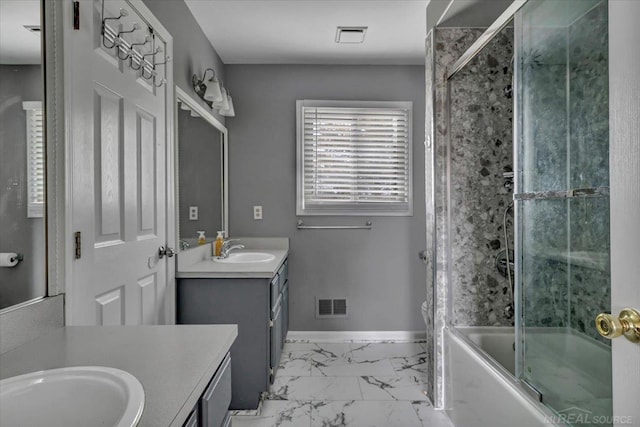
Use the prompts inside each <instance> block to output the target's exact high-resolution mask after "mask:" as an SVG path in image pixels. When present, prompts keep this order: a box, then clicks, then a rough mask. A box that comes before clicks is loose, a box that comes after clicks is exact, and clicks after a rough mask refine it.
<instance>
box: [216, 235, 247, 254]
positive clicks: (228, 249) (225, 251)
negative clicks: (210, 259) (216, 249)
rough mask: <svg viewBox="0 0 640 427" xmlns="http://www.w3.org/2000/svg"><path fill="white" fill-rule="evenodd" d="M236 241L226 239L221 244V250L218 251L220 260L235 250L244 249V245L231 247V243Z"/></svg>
mask: <svg viewBox="0 0 640 427" xmlns="http://www.w3.org/2000/svg"><path fill="white" fill-rule="evenodd" d="M237 241H238V239H227V240H225V241H224V243H223V244H222V248H221V249H220V258H227V257H228V256H229V253H230V252H231V251H234V250H236V249H244V245H233V243H235V242H237Z"/></svg>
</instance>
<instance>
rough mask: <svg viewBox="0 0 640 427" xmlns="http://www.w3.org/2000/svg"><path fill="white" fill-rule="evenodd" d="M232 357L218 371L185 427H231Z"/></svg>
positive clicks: (225, 359) (224, 361)
mask: <svg viewBox="0 0 640 427" xmlns="http://www.w3.org/2000/svg"><path fill="white" fill-rule="evenodd" d="M231 372H232V371H231V355H230V354H229V353H227V355H226V357H225V358H224V360H223V361H222V363H221V364H220V366H219V367H218V369H217V370H216V373H215V374H214V375H213V378H212V379H211V381H210V382H209V385H207V388H206V389H205V390H204V392H203V393H202V396H200V399H199V401H198V404H197V405H196V406H195V407H194V408H193V411H192V412H191V414H189V417H188V418H187V421H185V423H184V424H183V427H228V426H230V425H231V415H230V414H229V405H230V404H231Z"/></svg>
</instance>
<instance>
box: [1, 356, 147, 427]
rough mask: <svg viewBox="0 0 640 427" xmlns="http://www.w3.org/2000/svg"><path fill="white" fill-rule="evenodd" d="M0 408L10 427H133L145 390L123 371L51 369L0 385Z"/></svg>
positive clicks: (79, 368) (139, 413)
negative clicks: (98, 426)
mask: <svg viewBox="0 0 640 427" xmlns="http://www.w3.org/2000/svg"><path fill="white" fill-rule="evenodd" d="M0 408H2V410H0V425H2V426H6V427H10V426H48V427H57V426H60V427H62V426H65V427H71V426H79V427H80V426H97V425H100V426H109V427H111V426H114V427H116V426H117V427H125V426H126V427H131V426H135V425H136V424H137V423H138V421H139V420H140V416H141V415H142V409H143V408H144V390H143V388H142V384H140V381H138V379H137V378H136V377H134V376H133V375H131V374H129V373H128V372H125V371H121V370H120V369H115V368H109V367H104V366H81V367H70V368H60V369H50V370H47V371H39V372H31V373H29V374H25V375H19V376H17V377H12V378H7V379H5V380H2V381H0Z"/></svg>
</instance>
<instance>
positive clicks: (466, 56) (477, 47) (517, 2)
mask: <svg viewBox="0 0 640 427" xmlns="http://www.w3.org/2000/svg"><path fill="white" fill-rule="evenodd" d="M527 1H528V0H514V1H513V3H511V5H509V7H507V9H505V11H504V12H503V13H502V14H501V15H500V16H499V17H498V18H497V19H496V20H495V21H494V22H493V23H492V24H491V25H490V26H489V27H488V28H487V29H486V30H485V31H484V32H483V33H482V34H481V35H480V37H478V39H477V40H476V41H475V42H474V43H473V44H472V45H471V46H470V47H469V48H468V49H467V50H466V51H465V52H464V53H463V54H462V55H461V56H460V58H458V60H457V61H456V62H454V64H453V65H452V66H451V67H450V68H449V69H448V70H447V73H446V76H445V80H446V88H445V90H446V95H445V96H446V99H445V105H444V111H446V121H447V134H446V165H445V175H446V182H447V186H446V204H445V206H446V224H445V233H446V236H447V239H446V241H447V244H446V253H445V259H446V271H445V276H446V283H445V286H444V287H441V286H440V284H439V283H438V280H437V277H438V269H437V264H435V263H436V260H437V258H436V257H437V253H438V251H437V235H436V232H437V221H438V218H437V215H435V214H434V221H433V222H434V224H433V234H434V238H433V242H427V243H431V244H432V245H433V254H434V268H433V277H432V278H431V280H433V296H432V298H433V304H434V313H433V319H434V325H433V327H434V354H433V358H434V378H435V381H434V385H433V387H434V390H433V402H432V403H433V406H434V408H436V409H445V408H447V407H448V406H449V405H450V402H451V398H450V396H448V395H447V389H449V387H448V385H447V384H448V381H449V378H448V377H449V374H448V373H447V369H448V367H447V362H446V359H447V353H446V345H445V341H444V330H445V328H451V327H452V319H453V301H452V298H451V295H453V289H452V283H451V275H452V272H451V264H452V262H451V261H452V253H451V244H450V242H451V209H450V206H451V185H450V183H451V164H450V162H451V132H450V129H451V125H450V117H451V115H450V106H451V102H450V101H451V100H450V95H451V88H450V83H451V79H453V78H454V77H455V76H456V74H458V72H460V71H461V70H462V69H464V67H465V66H466V65H467V64H468V63H469V62H470V61H471V60H473V58H475V57H476V56H477V55H478V54H479V53H480V52H481V51H482V49H483V48H484V47H485V46H486V45H487V44H489V43H490V42H491V40H493V38H494V37H495V36H496V35H498V34H499V33H500V32H501V31H502V30H503V29H504V28H505V27H506V26H507V25H508V24H509V22H510V21H511V20H512V19H513V18H514V16H515V14H516V12H517V11H518V10H520V8H522V7H523V6H524V5H525V3H527ZM432 39H433V36H432ZM427 66H428V65H427ZM434 86H435V85H434ZM434 116H435V111H434ZM514 117H515V110H514ZM432 120H433V122H434V123H435V117H433V118H432ZM514 123H515V120H514ZM431 132H432V134H433V130H431ZM432 134H430V133H429V132H427V135H432ZM514 147H515V144H514ZM436 155H437V154H436V150H435V149H432V158H431V159H430V160H431V162H432V163H433V175H434V176H433V177H432V180H433V181H432V193H433V194H432V198H431V199H432V203H433V204H432V207H431V208H432V210H433V212H434V213H435V205H436V195H435V191H436V190H435V178H436V177H435V162H436V160H435V159H436ZM514 214H515V210H514ZM514 216H515V215H514ZM514 229H515V223H514ZM516 300H517V295H516V294H514V301H516ZM441 301H444V305H442V304H440V302H441ZM514 305H515V306H517V304H514ZM515 315H516V316H517V315H518V313H517V311H516V313H515Z"/></svg>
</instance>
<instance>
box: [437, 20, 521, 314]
mask: <svg viewBox="0 0 640 427" xmlns="http://www.w3.org/2000/svg"><path fill="white" fill-rule="evenodd" d="M512 58H513V30H512V29H510V28H506V29H505V30H503V31H502V32H501V33H500V34H499V35H497V36H496V37H495V38H494V39H493V40H492V41H491V42H490V43H489V44H488V45H487V46H486V47H485V48H484V49H483V50H482V52H480V53H479V54H478V55H477V56H476V57H475V58H474V59H473V60H472V61H471V62H470V63H469V64H467V65H466V66H465V68H464V69H463V70H461V71H460V72H459V73H458V74H456V75H455V76H454V77H453V78H452V79H451V80H450V84H449V87H450V98H449V99H450V102H451V107H450V111H451V113H450V114H451V116H450V140H451V141H450V150H451V152H450V171H449V175H450V183H449V184H450V191H451V194H450V209H451V214H450V217H451V227H450V233H451V263H452V265H451V292H452V295H451V298H452V311H453V312H452V316H451V322H452V323H453V324H454V325H461V326H510V325H512V324H513V320H512V315H507V312H506V311H505V309H507V307H509V305H510V304H511V303H512V297H511V290H510V285H509V281H508V280H507V278H505V277H504V276H502V275H501V274H500V273H499V272H498V270H497V268H496V262H495V257H496V255H497V254H498V253H499V252H500V251H501V250H504V249H505V248H506V244H505V237H504V227H503V215H504V212H505V210H506V209H507V207H508V206H509V204H510V202H511V199H512V194H511V192H510V191H509V190H507V189H506V188H505V187H504V177H503V173H504V172H512V171H513V96H512V87H511V84H512V78H513V67H512ZM512 219H513V214H512V212H511V211H509V213H508V215H507V220H508V226H507V231H508V233H507V240H508V245H509V249H510V250H513V224H512ZM511 314H512V312H511Z"/></svg>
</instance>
